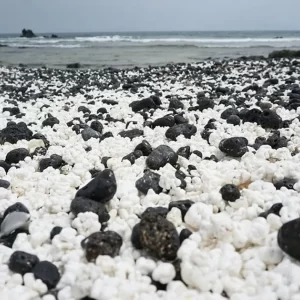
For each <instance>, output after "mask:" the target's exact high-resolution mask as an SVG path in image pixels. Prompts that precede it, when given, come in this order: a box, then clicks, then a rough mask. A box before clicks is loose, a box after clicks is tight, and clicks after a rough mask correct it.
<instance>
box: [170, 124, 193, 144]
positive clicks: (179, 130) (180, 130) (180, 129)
mask: <svg viewBox="0 0 300 300" xmlns="http://www.w3.org/2000/svg"><path fill="white" fill-rule="evenodd" d="M196 132H197V128H196V126H194V125H192V124H186V123H185V124H179V125H174V126H173V127H170V128H169V129H168V130H167V131H166V137H167V138H168V139H170V140H172V141H176V139H177V137H178V136H180V135H183V136H184V137H185V138H186V139H190V138H191V137H192V136H193V135H195V134H196Z"/></svg>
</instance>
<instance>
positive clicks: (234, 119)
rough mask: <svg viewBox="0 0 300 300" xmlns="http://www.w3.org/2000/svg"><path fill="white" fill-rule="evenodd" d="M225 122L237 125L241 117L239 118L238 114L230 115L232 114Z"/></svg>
mask: <svg viewBox="0 0 300 300" xmlns="http://www.w3.org/2000/svg"><path fill="white" fill-rule="evenodd" d="M226 122H227V123H228V124H232V125H234V126H237V125H240V123H241V119H240V118H239V116H236V115H232V116H230V117H229V118H228V119H227V120H226Z"/></svg>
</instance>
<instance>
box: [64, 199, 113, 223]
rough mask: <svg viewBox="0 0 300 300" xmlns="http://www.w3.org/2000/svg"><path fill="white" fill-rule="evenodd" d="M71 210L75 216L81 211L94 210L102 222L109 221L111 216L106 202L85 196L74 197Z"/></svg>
mask: <svg viewBox="0 0 300 300" xmlns="http://www.w3.org/2000/svg"><path fill="white" fill-rule="evenodd" d="M70 210H71V212H72V213H73V215H74V216H75V217H77V215H78V214H79V213H85V212H93V213H95V214H96V215H98V218H99V222H100V223H104V222H107V221H108V220H109V218H110V216H109V214H108V212H107V210H106V208H105V205H104V204H102V203H100V202H96V201H94V200H90V199H87V198H84V197H76V198H75V199H73V200H72V202H71V206H70Z"/></svg>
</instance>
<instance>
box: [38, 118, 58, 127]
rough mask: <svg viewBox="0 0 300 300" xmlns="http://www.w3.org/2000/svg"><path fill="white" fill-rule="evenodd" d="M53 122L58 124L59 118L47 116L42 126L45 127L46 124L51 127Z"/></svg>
mask: <svg viewBox="0 0 300 300" xmlns="http://www.w3.org/2000/svg"><path fill="white" fill-rule="evenodd" d="M55 124H59V120H58V119H57V118H55V117H48V118H47V119H46V120H44V121H43V123H42V125H43V127H46V126H50V127H53V126H54V125H55Z"/></svg>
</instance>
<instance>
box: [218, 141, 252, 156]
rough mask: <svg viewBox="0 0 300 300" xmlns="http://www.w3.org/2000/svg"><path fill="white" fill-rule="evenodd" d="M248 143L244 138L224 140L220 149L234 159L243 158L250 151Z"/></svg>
mask: <svg viewBox="0 0 300 300" xmlns="http://www.w3.org/2000/svg"><path fill="white" fill-rule="evenodd" d="M247 146H248V141H247V139H246V138H243V137H232V138H228V139H223V140H222V141H221V142H220V144H219V149H220V150H221V151H222V152H224V153H225V154H227V155H229V156H232V157H241V156H243V155H244V154H245V153H246V152H247V151H248V148H247Z"/></svg>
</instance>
